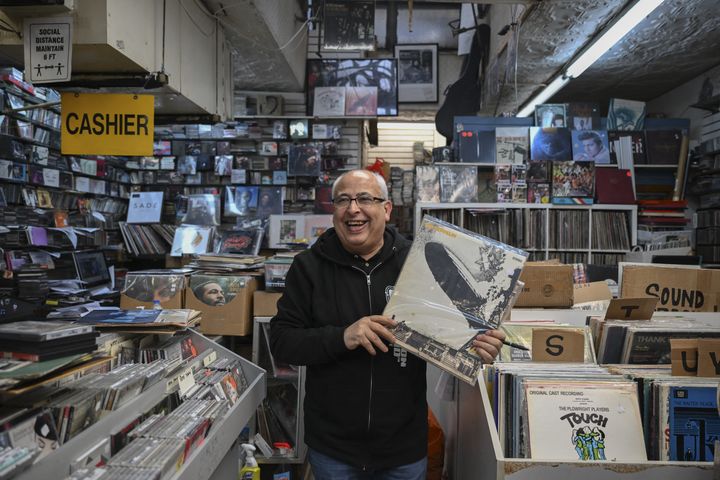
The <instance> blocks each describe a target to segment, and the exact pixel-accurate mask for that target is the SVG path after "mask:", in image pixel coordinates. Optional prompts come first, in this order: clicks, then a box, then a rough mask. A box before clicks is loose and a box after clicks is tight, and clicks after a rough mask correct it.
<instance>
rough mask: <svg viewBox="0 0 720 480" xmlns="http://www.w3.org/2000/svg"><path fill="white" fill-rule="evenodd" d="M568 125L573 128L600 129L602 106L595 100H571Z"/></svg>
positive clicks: (568, 109)
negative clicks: (594, 101)
mask: <svg viewBox="0 0 720 480" xmlns="http://www.w3.org/2000/svg"><path fill="white" fill-rule="evenodd" d="M567 114H568V117H567V127H568V128H570V129H572V130H598V129H599V128H601V127H600V107H599V106H598V104H597V103H593V102H570V103H569V104H568V108H567Z"/></svg>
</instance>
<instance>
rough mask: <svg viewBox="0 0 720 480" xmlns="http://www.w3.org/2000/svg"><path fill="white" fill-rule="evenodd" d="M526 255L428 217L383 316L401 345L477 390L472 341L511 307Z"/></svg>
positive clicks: (476, 363)
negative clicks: (389, 320) (390, 321)
mask: <svg viewBox="0 0 720 480" xmlns="http://www.w3.org/2000/svg"><path fill="white" fill-rule="evenodd" d="M527 256H528V254H527V253H526V252H523V251H522V250H519V249H517V248H514V247H511V246H509V245H505V244H503V243H500V242H498V241H495V240H491V239H489V238H487V237H483V236H481V235H478V234H476V233H472V232H469V231H467V230H463V229H461V228H459V227H457V226H455V225H453V224H450V223H446V222H443V221H440V220H438V219H435V218H433V217H430V216H425V217H424V218H423V221H422V223H421V225H420V227H419V228H418V230H417V233H416V236H415V240H414V241H413V244H412V247H411V248H410V252H409V253H408V256H407V260H406V261H405V264H404V265H403V268H402V270H401V271H400V276H399V277H398V279H397V282H396V284H395V288H394V290H393V293H392V296H391V297H390V300H389V302H388V304H387V306H386V307H385V310H384V311H383V315H386V316H389V317H393V318H395V320H396V321H397V322H398V326H397V327H396V328H395V329H394V330H393V334H394V335H395V338H396V339H397V343H398V345H400V346H401V347H403V348H405V349H406V350H408V351H410V352H412V353H414V354H416V355H418V356H419V357H421V358H423V359H425V360H427V361H430V362H432V363H433V364H435V365H437V366H438V367H440V368H442V369H444V370H446V371H448V372H450V373H452V374H453V375H455V376H457V377H458V378H460V379H462V380H464V381H466V382H468V383H470V384H474V383H475V381H476V379H477V375H478V372H479V370H480V368H481V364H482V361H481V360H480V357H479V356H477V354H476V353H475V350H474V347H473V346H472V341H473V339H474V338H475V336H476V335H477V334H478V332H479V331H484V330H487V329H492V328H496V327H497V326H498V325H499V324H500V321H501V319H502V317H503V315H504V313H505V311H506V310H507V309H509V308H511V306H512V299H513V296H514V292H515V290H516V285H517V282H518V278H519V277H520V272H521V270H522V267H523V264H524V263H525V260H526V259H527Z"/></svg>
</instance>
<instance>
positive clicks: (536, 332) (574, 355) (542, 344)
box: [532, 328, 585, 362]
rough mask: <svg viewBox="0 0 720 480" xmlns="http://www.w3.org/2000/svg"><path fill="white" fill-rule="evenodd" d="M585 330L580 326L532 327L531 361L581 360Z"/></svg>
mask: <svg viewBox="0 0 720 480" xmlns="http://www.w3.org/2000/svg"><path fill="white" fill-rule="evenodd" d="M584 360H585V332H584V330H583V329H582V328H577V329H572V328H563V329H560V328H534V329H533V332H532V361H533V362H583V361H584Z"/></svg>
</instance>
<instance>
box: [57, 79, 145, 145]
mask: <svg viewBox="0 0 720 480" xmlns="http://www.w3.org/2000/svg"><path fill="white" fill-rule="evenodd" d="M61 102H62V109H61V111H62V138H61V151H62V154H63V155H138V156H151V155H152V154H153V130H154V128H155V122H154V115H155V103H154V97H153V96H152V95H133V94H129V95H124V94H108V93H72V92H68V93H63V94H62V95H61Z"/></svg>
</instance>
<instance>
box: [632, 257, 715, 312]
mask: <svg viewBox="0 0 720 480" xmlns="http://www.w3.org/2000/svg"><path fill="white" fill-rule="evenodd" d="M621 296H622V297H648V296H650V297H656V298H659V301H658V304H657V307H656V310H657V311H672V312H717V311H719V307H720V270H709V269H686V268H671V267H655V266H650V265H647V266H645V265H642V266H638V265H626V266H625V267H624V268H623V277H622V286H621Z"/></svg>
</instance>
